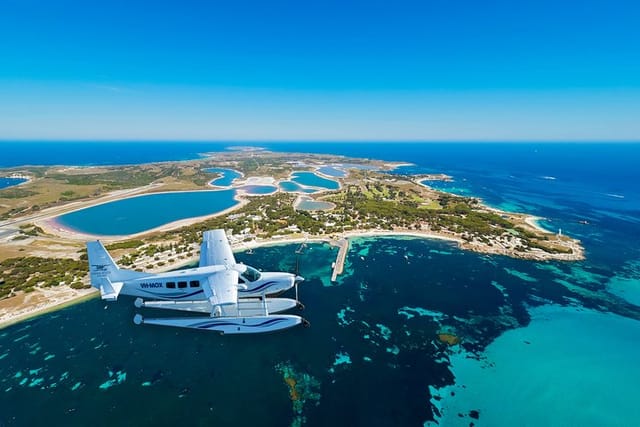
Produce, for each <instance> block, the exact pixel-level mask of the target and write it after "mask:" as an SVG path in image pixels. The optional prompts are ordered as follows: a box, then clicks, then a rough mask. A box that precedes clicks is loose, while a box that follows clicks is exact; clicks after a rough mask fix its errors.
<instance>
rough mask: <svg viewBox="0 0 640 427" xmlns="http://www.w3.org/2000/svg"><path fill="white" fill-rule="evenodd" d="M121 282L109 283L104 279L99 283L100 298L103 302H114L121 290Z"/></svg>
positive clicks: (107, 279)
mask: <svg viewBox="0 0 640 427" xmlns="http://www.w3.org/2000/svg"><path fill="white" fill-rule="evenodd" d="M122 285H123V283H122V282H116V283H111V281H110V280H109V278H104V279H103V280H102V281H101V283H100V296H101V297H102V299H103V300H105V301H115V300H117V299H118V295H120V290H122Z"/></svg>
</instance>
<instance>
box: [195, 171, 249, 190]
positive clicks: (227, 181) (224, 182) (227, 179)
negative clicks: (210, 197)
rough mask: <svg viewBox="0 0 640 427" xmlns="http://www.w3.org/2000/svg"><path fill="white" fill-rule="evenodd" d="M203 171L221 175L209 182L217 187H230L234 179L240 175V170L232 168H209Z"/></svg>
mask: <svg viewBox="0 0 640 427" xmlns="http://www.w3.org/2000/svg"><path fill="white" fill-rule="evenodd" d="M204 171H205V172H210V173H215V174H220V175H221V176H220V177H218V178H216V179H214V180H211V182H210V183H209V184H211V185H217V186H218V187H230V186H231V184H232V183H233V180H234V179H236V178H240V177H241V176H242V174H241V173H240V172H238V171H235V170H233V169H222V168H209V169H205V170H204Z"/></svg>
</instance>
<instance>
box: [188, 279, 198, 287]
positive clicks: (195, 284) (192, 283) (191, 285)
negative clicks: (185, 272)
mask: <svg viewBox="0 0 640 427" xmlns="http://www.w3.org/2000/svg"><path fill="white" fill-rule="evenodd" d="M189 286H190V287H192V288H199V287H200V282H199V281H198V280H192V281H190V282H189Z"/></svg>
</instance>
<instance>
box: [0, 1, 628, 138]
mask: <svg viewBox="0 0 640 427" xmlns="http://www.w3.org/2000/svg"><path fill="white" fill-rule="evenodd" d="M131 3H134V2H132V1H118V0H115V1H108V2H88V1H65V0H61V1H56V2H42V1H33V0H4V1H3V2H2V3H0V139H168V140H181V139H184V140H194V139H195V140H419V141H421V140H425V141H426V140H439V141H442V140H505V141H512V140H513V141H517V140H549V141H559V140H601V141H609V140H636V141H637V140H640V119H639V118H640V25H639V24H638V22H640V5H639V4H638V3H636V2H633V1H630V0H629V1H618V0H610V1H591V0H586V1H580V2H574V1H557V0H556V1H547V0H539V1H535V2H526V3H525V2H518V1H484V2H479V1H451V0H437V1H433V0H426V1H416V2H405V1H393V2H391V1H387V2H381V1H366V2H347V1H336V2H332V1H322V2H320V1H290V2H280V1H269V2H265V1H181V2H162V1H153V2H135V4H131Z"/></svg>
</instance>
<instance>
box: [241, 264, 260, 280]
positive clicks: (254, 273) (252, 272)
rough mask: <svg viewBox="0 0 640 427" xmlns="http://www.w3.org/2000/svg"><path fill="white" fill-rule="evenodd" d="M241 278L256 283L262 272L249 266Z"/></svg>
mask: <svg viewBox="0 0 640 427" xmlns="http://www.w3.org/2000/svg"><path fill="white" fill-rule="evenodd" d="M241 276H242V277H243V278H244V279H246V280H248V281H249V282H255V281H256V280H258V279H259V278H260V272H259V271H258V270H256V269H255V268H253V267H250V266H248V265H247V269H246V270H245V271H244V273H242V274H241Z"/></svg>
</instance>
